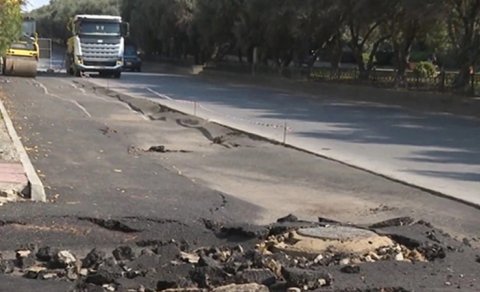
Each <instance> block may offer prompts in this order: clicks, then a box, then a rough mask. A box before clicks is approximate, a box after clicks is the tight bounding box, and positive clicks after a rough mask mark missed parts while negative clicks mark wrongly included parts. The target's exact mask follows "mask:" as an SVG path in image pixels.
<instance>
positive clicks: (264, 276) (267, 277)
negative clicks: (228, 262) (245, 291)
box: [236, 269, 276, 286]
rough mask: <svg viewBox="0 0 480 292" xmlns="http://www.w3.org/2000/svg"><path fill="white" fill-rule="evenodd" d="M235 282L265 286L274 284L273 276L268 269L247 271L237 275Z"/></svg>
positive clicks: (274, 278)
mask: <svg viewBox="0 0 480 292" xmlns="http://www.w3.org/2000/svg"><path fill="white" fill-rule="evenodd" d="M236 278H237V280H238V281H239V282H241V283H257V284H262V285H266V286H271V285H273V284H275V282H276V277H275V274H274V273H273V272H272V271H270V270H268V269H247V270H244V271H242V272H240V273H239V274H238V275H237V277H236Z"/></svg>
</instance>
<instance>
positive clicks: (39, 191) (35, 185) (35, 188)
mask: <svg viewBox="0 0 480 292" xmlns="http://www.w3.org/2000/svg"><path fill="white" fill-rule="evenodd" d="M0 112H1V114H2V117H3V120H4V122H5V126H6V128H7V132H8V135H9V136H10V139H11V140H12V142H13V145H14V147H15V149H16V150H17V153H18V155H19V156H20V162H21V163H22V165H23V169H24V170H25V174H26V175H27V179H28V185H29V187H30V199H31V200H32V201H37V202H46V201H47V195H46V194H45V188H44V186H43V183H42V181H41V180H40V177H39V176H38V174H37V172H36V171H35V168H34V167H33V164H32V161H31V160H30V157H28V154H27V151H26V150H25V147H24V146H23V144H22V142H21V140H20V138H19V136H18V134H17V131H16V130H15V127H14V126H13V123H12V120H11V119H10V116H9V114H8V112H7V109H6V108H5V106H4V105H3V102H2V100H0Z"/></svg>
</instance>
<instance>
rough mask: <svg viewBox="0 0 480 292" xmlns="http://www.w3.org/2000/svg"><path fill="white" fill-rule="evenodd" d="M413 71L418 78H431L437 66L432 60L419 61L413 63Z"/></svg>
mask: <svg viewBox="0 0 480 292" xmlns="http://www.w3.org/2000/svg"><path fill="white" fill-rule="evenodd" d="M413 73H414V74H415V75H416V76H418V77H420V78H431V77H435V75H436V74H437V68H436V67H435V65H434V64H433V63H432V62H419V63H417V64H416V65H415V69H413Z"/></svg>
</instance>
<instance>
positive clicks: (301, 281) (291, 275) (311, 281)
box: [282, 267, 333, 290]
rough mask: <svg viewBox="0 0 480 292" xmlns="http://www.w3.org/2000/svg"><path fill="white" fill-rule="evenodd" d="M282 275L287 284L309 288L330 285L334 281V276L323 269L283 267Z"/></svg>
mask: <svg viewBox="0 0 480 292" xmlns="http://www.w3.org/2000/svg"><path fill="white" fill-rule="evenodd" d="M282 275H283V277H284V278H285V280H286V281H287V284H288V285H290V286H295V287H303V288H307V289H308V290H313V289H317V288H320V287H323V286H330V285H331V284H332V282H333V278H332V276H331V275H330V274H329V273H327V272H325V271H321V270H308V269H299V268H287V267H283V268H282Z"/></svg>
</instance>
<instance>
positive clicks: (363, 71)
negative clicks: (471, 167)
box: [353, 48, 369, 80]
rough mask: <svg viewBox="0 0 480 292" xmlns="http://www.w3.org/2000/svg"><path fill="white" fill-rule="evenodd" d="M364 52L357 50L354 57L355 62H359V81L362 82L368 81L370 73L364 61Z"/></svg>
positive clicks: (354, 51)
mask: <svg viewBox="0 0 480 292" xmlns="http://www.w3.org/2000/svg"><path fill="white" fill-rule="evenodd" d="M362 52H363V50H361V49H359V48H355V49H354V50H353V56H354V57H355V61H356V62H357V66H358V72H359V79H360V80H368V78H369V72H368V70H367V68H366V67H365V62H364V61H363V53H362Z"/></svg>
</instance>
